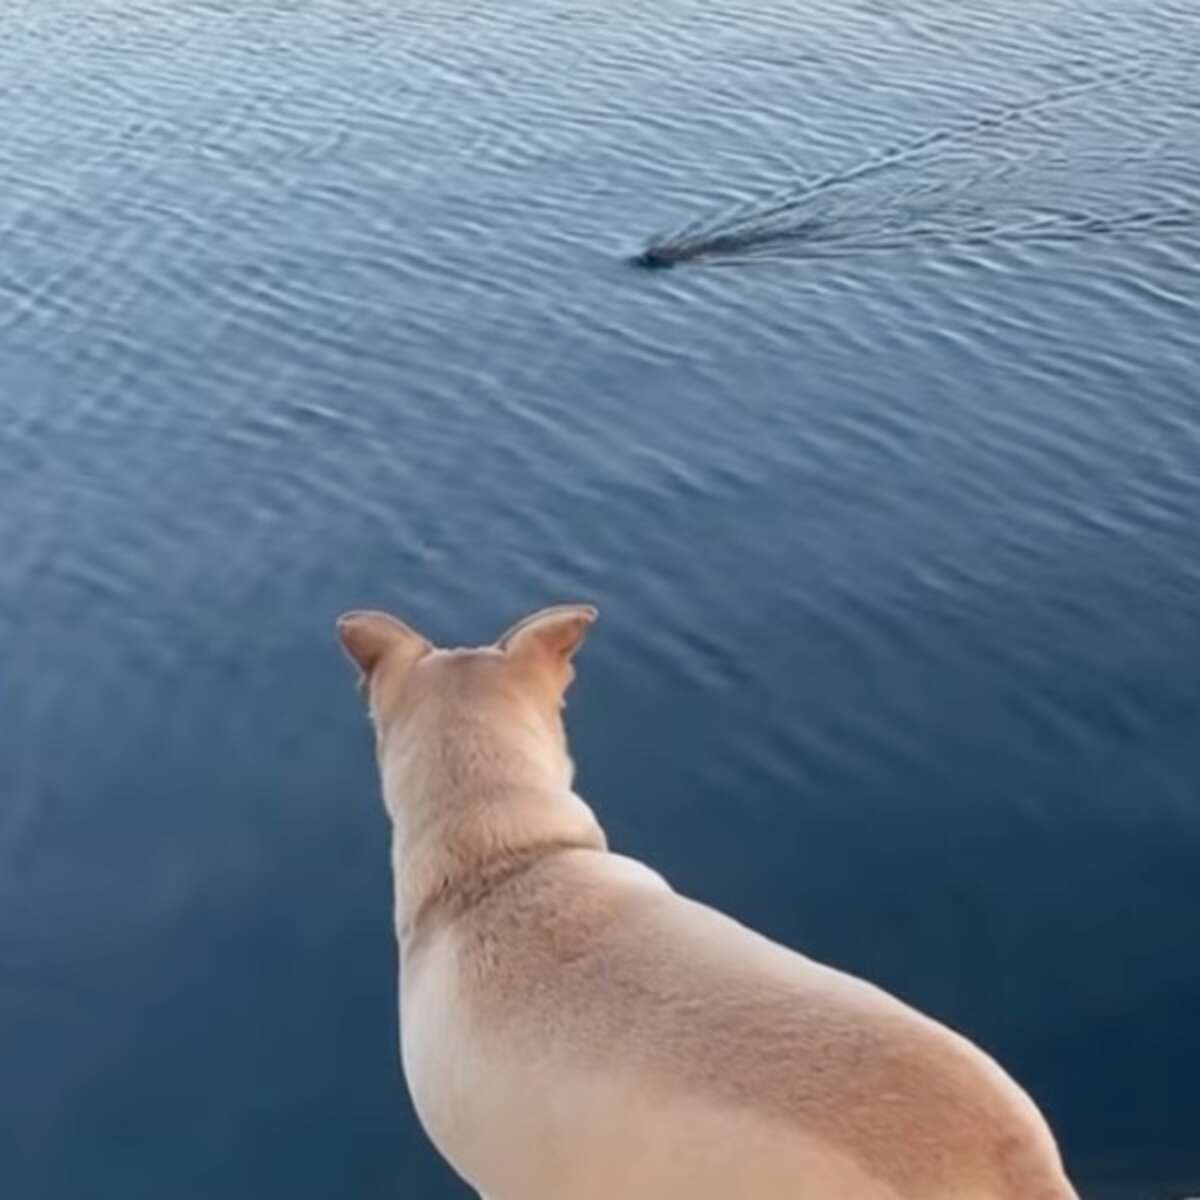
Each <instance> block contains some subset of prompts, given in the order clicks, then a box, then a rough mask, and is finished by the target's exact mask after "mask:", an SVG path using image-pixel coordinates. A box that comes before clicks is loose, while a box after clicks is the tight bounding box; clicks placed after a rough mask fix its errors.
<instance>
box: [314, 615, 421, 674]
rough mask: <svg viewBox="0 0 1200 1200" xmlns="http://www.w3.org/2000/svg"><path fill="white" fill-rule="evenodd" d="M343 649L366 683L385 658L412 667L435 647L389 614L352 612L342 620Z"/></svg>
mask: <svg viewBox="0 0 1200 1200" xmlns="http://www.w3.org/2000/svg"><path fill="white" fill-rule="evenodd" d="M337 631H338V638H339V639H340V641H341V643H342V649H343V650H345V651H346V654H347V655H348V656H349V658H350V660H351V662H353V663H354V664H355V666H357V667H358V670H359V674H360V679H361V680H362V681H366V680H368V679H370V678H371V673H372V672H373V671H374V670H375V668H376V667H378V666H379V664H380V663H381V662H383V660H384V659H385V658H387V659H389V660H391V661H395V662H398V663H403V664H405V665H408V666H411V665H412V664H413V663H415V662H416V661H417V660H418V659H421V658H424V657H425V655H426V654H428V653H429V651H430V650H432V649H433V646H432V644H431V643H430V642H429V641H428V640H427V639H426V638H423V637H422V636H421V635H420V634H419V633H417V632H416V631H415V630H413V629H410V628H409V626H407V625H405V623H404V622H403V621H401V620H400V619H399V618H397V617H393V616H391V615H390V614H388V613H385V612H348V613H344V614H343V615H342V616H340V617H339V618H338V623H337Z"/></svg>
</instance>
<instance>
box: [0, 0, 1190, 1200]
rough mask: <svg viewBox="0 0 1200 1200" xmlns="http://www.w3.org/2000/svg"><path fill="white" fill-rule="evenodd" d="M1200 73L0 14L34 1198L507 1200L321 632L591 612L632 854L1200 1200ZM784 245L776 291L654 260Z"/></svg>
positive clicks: (15, 896)
mask: <svg viewBox="0 0 1200 1200" xmlns="http://www.w3.org/2000/svg"><path fill="white" fill-rule="evenodd" d="M1198 47H1200V9H1198V8H1197V6H1196V5H1195V3H1193V2H1191V0H1178V2H1174V3H1172V2H1170V0H1129V2H1128V3H1125V4H1122V5H1119V6H1114V5H1110V4H1108V3H1104V2H1102V0H1070V2H1068V3H1063V2H1061V0H989V2H988V3H986V4H985V3H982V2H979V0H956V2H954V3H949V2H948V0H896V2H894V3H893V2H890V0H886V2H885V0H858V2H852V3H847V2H846V0H808V2H806V3H804V4H799V3H796V2H794V0H732V3H729V4H720V5H716V4H711V3H707V2H706V0H661V2H659V3H656V4H647V3H641V2H639V0H522V2H521V3H519V4H517V3H482V2H479V0H467V2H461V3H450V2H449V0H425V2H422V3H409V2H406V0H308V2H301V0H103V2H99V3H97V2H94V0H87V2H85V0H16V2H15V3H11V4H9V5H8V6H7V8H6V12H5V16H4V37H3V38H2V39H0V94H2V96H3V104H4V116H5V120H4V121H3V123H2V124H0V231H2V234H3V241H2V244H3V254H2V255H0V547H3V551H4V552H3V554H2V555H0V714H2V717H0V1192H2V1193H3V1195H4V1196H5V1197H11V1198H12V1200H110V1198H117V1197H119V1198H120V1200H140V1198H143V1197H144V1198H146V1200H150V1198H153V1200H211V1198H212V1197H214V1196H220V1197H222V1198H223V1200H272V1198H274V1197H280V1198H282V1197H287V1198H288V1200H301V1198H304V1200H333V1198H335V1197H336V1198H338V1200H340V1198H342V1197H355V1198H363V1200H375V1198H380V1200H382V1198H384V1197H393V1196H408V1197H414V1198H430V1200H436V1198H438V1197H454V1196H462V1195H465V1194H466V1193H465V1191H464V1189H463V1187H462V1186H461V1185H460V1184H458V1183H457V1182H455V1181H454V1180H453V1178H452V1176H451V1175H450V1174H449V1172H448V1170H447V1169H446V1168H444V1167H443V1166H441V1165H440V1163H439V1161H438V1160H437V1158H436V1156H435V1155H434V1153H433V1151H432V1150H431V1149H430V1148H429V1147H428V1145H427V1144H426V1142H425V1140H424V1138H423V1137H422V1135H421V1134H420V1132H419V1130H418V1128H417V1126H416V1124H415V1121H414V1119H413V1117H412V1115H411V1110H410V1108H409V1106H408V1101H407V1099H406V1095H405V1092H404V1088H403V1081H402V1077H401V1074H400V1069H399V1063H398V1057H397V1049H396V1045H397V1039H396V1030H395V977H394V971H395V966H394V950H393V945H392V934H391V926H390V898H389V888H390V880H389V877H388V858H387V828H386V822H385V819H384V815H383V811H382V808H381V806H380V804H379V802H378V799H377V796H376V790H375V777H374V766H373V762H372V758H371V747H370V739H369V731H368V728H367V725H366V722H365V720H364V718H363V714H362V712H361V709H360V704H359V700H358V698H357V697H356V695H355V692H354V688H353V680H352V675H351V672H350V670H349V668H348V667H347V665H346V664H345V663H344V662H343V661H342V659H341V658H340V656H339V654H338V652H337V649H336V646H335V644H334V640H333V633H332V629H333V619H334V617H335V616H336V614H337V613H338V612H339V611H340V610H342V609H344V608H350V607H360V606H364V605H376V606H383V607H388V608H391V609H393V610H394V611H396V612H398V613H400V614H401V615H403V616H404V617H405V618H406V619H407V620H409V621H410V622H412V623H413V624H415V625H417V626H419V627H420V628H422V629H423V630H424V631H425V632H427V633H428V634H429V635H430V636H432V637H434V638H436V639H439V640H443V641H448V642H451V643H458V642H477V641H482V640H487V639H490V638H492V637H494V636H495V635H496V634H497V633H499V631H500V630H501V629H502V628H503V627H504V626H505V625H506V624H507V623H508V622H509V621H510V620H512V619H513V618H515V617H516V616H519V615H520V614H522V613H523V612H525V611H527V610H528V609H531V608H533V607H536V606H538V605H540V604H543V603H547V602H550V601H556V600H561V599H588V600H594V601H596V602H597V603H598V604H599V605H600V608H601V612H602V617H601V622H600V624H598V625H597V627H596V628H595V630H594V632H593V634H592V637H591V640H590V642H589V645H588V647H587V649H586V651H585V653H584V654H583V656H582V658H581V660H580V669H579V681H578V683H577V685H576V687H575V690H574V692H573V694H572V705H571V709H570V712H569V724H570V730H571V735H572V739H573V747H574V751H575V757H576V759H577V762H578V764H579V767H580V789H581V791H582V793H583V794H584V795H585V796H586V797H587V798H588V800H589V801H590V802H591V803H592V804H593V806H594V807H595V808H596V810H597V812H598V813H599V815H600V816H601V819H602V820H603V821H604V823H605V824H606V826H607V827H608V829H609V832H610V836H611V840H612V841H613V843H614V844H615V845H616V846H617V847H619V848H620V849H622V850H623V851H626V852H628V853H632V854H635V855H638V856H641V857H644V858H646V859H647V860H649V861H651V862H652V863H653V864H654V865H655V866H656V867H658V868H659V869H660V870H662V871H663V872H664V873H665V874H666V875H667V877H668V878H669V879H671V880H672V882H673V883H674V884H675V885H676V886H677V887H679V888H680V889H683V890H686V891H688V892H690V893H692V894H694V895H696V896H699V897H701V898H703V899H705V900H708V901H711V902H713V903H715V904H717V905H719V906H721V907H723V908H725V909H727V910H728V911H730V912H732V913H734V914H735V915H737V916H738V917H740V918H741V919H743V920H745V921H747V922H749V923H751V924H753V925H755V926H756V927H758V928H761V929H762V930H764V931H765V932H768V933H770V934H771V935H773V936H775V937H777V938H779V939H781V940H783V941H784V942H786V943H788V944H789V945H792V946H795V947H796V948H799V949H803V950H805V951H806V952H808V953H811V954H813V955H814V956H817V957H819V958H822V959H824V960H827V961H829V962H832V963H835V964H837V965H839V966H842V967H845V968H848V969H851V970H854V971H856V972H859V973H861V974H863V975H866V976H867V977H869V978H871V979H873V980H875V981H877V982H879V983H881V984H883V985H885V986H887V987H889V988H891V989H892V990H894V991H895V992H897V993H898V994H900V995H901V996H903V997H905V998H906V999H908V1000H910V1001H912V1002H914V1003H916V1004H918V1005H920V1006H921V1007H922V1008H924V1009H926V1010H927V1011H930V1012H932V1013H934V1014H936V1015H937V1016H939V1017H940V1018H942V1019H944V1020H946V1021H948V1022H950V1023H951V1024H953V1025H954V1026H956V1027H958V1028H960V1029H963V1030H965V1031H967V1032H968V1033H970V1034H971V1036H973V1037H974V1038H976V1039H977V1040H978V1041H979V1042H980V1043H981V1044H983V1045H984V1046H985V1047H987V1048H988V1049H989V1050H991V1051H992V1052H993V1053H994V1054H996V1055H997V1056H998V1057H999V1058H1000V1060H1001V1061H1002V1062H1003V1063H1004V1064H1005V1065H1006V1066H1007V1067H1008V1068H1009V1070H1011V1071H1012V1072H1013V1074H1014V1075H1016V1077H1017V1078H1018V1079H1019V1080H1020V1081H1021V1082H1022V1083H1023V1084H1025V1086H1026V1087H1027V1088H1028V1089H1029V1090H1030V1091H1031V1092H1032V1093H1033V1095H1034V1096H1035V1097H1036V1098H1037V1100H1038V1101H1039V1102H1040V1103H1041V1105H1042V1106H1043V1107H1044V1109H1045V1110H1046V1112H1047V1114H1048V1115H1049V1117H1050V1119H1051V1121H1052V1123H1053V1125H1054V1126H1055V1129H1056V1130H1057V1131H1058V1133H1059V1135H1060V1137H1061V1139H1062V1142H1063V1145H1064V1149H1065V1151H1066V1154H1067V1156H1068V1159H1069V1163H1070V1166H1071V1169H1072V1172H1073V1174H1074V1175H1075V1177H1076V1178H1077V1179H1078V1180H1079V1181H1080V1183H1081V1186H1082V1187H1083V1190H1084V1192H1085V1194H1086V1196H1087V1197H1088V1200H1094V1198H1095V1200H1099V1198H1102V1197H1108V1196H1129V1197H1134V1196H1137V1197H1146V1198H1149V1197H1160V1196H1161V1197H1166V1196H1180V1195H1184V1194H1186V1193H1187V1192H1189V1191H1192V1192H1193V1193H1195V1191H1196V1190H1197V1189H1200V1024H1198V1022H1197V1014H1198V1013H1200V955H1198V949H1200V866H1198V864H1200V523H1198V518H1200V275H1198V273H1197V269H1198V268H1200V232H1198V227H1197V226H1196V225H1195V224H1193V222H1192V220H1191V216H1192V215H1194V214H1195V213H1196V212H1197V210H1198V209H1200V82H1198V81H1200V66H1198V60H1200V50H1198ZM870 164H876V165H879V166H880V169H876V168H875V167H873V166H872V167H871V169H869V170H865V171H863V170H861V168H863V167H867V166H870ZM846 172H850V178H849V179H848V180H847V182H846V183H845V184H844V185H843V184H836V185H835V186H834V187H833V188H832V190H830V189H829V188H826V189H825V190H824V191H823V192H822V196H823V199H822V202H821V203H822V204H823V205H824V206H825V207H824V208H822V209H821V211H820V223H819V224H820V228H822V229H825V230H828V231H829V237H830V238H831V243H830V245H828V246H825V247H823V248H822V253H820V254H818V253H816V252H815V251H816V249H817V247H816V246H815V245H814V244H813V243H811V242H807V243H806V241H805V237H806V236H808V235H807V234H806V232H805V231H806V230H811V229H812V228H816V226H814V225H811V224H810V225H806V224H805V219H806V218H805V214H806V213H808V212H809V211H810V210H809V209H808V208H806V207H805V206H806V205H807V204H808V203H809V201H808V199H806V197H807V195H808V193H807V191H806V189H807V188H809V187H811V186H813V184H814V182H819V181H821V180H826V181H827V180H828V179H830V178H831V177H832V178H834V179H835V180H836V179H839V178H841V176H842V175H843V174H845V173H846ZM772 197H775V200H774V201H772V199H771V198H772ZM779 197H784V198H785V199H788V198H791V199H794V200H795V201H796V204H797V209H796V211H797V214H798V216H797V219H796V222H795V223H794V224H793V225H792V226H789V229H790V233H789V237H790V239H791V240H790V241H789V242H788V243H787V245H786V246H783V245H782V244H775V243H772V244H770V245H769V246H767V247H766V248H763V247H759V249H760V250H761V251H762V252H761V253H760V254H758V255H757V256H756V257H755V258H754V261H749V262H743V261H739V259H738V256H737V255H735V254H729V253H725V252H722V253H720V254H717V255H716V256H714V257H713V258H711V259H710V260H704V259H700V260H698V261H695V262H691V263H687V264H681V265H680V266H678V267H677V268H676V269H673V270H665V271H646V270H640V269H638V268H636V267H634V266H631V265H630V263H629V258H630V256H631V255H633V254H636V253H637V252H638V251H639V250H640V249H641V247H642V245H643V244H644V241H645V239H646V238H647V237H649V236H651V235H655V234H659V233H667V234H668V235H669V234H670V233H671V232H672V231H678V230H680V229H683V228H685V227H687V226H688V225H689V224H690V223H692V222H699V225H700V226H701V227H705V222H709V223H710V224H711V222H712V221H714V220H717V218H719V217H720V215H721V214H722V213H726V212H728V211H729V208H730V206H741V207H740V208H736V210H735V211H736V212H738V213H741V214H743V216H742V217H739V220H745V221H748V222H749V224H750V226H753V225H754V222H755V221H758V220H760V219H761V218H762V217H763V214H765V213H766V212H767V211H768V209H769V208H770V205H771V204H772V203H778V202H779ZM791 199H788V202H791ZM789 211H790V210H789ZM788 219H789V220H790V219H791V218H790V217H789V218H788ZM1047 225H1048V226H1049V229H1048V232H1049V233H1050V234H1051V235H1052V236H1045V237H1043V236H1042V234H1043V233H1044V232H1047V230H1046V228H1045V227H1044V226H1047ZM931 227H936V230H935V231H936V232H937V237H936V238H933V239H932V240H931V239H930V237H928V236H926V233H927V231H928V230H929V229H930V228H931ZM980 230H984V231H985V235H984V236H976V235H978V234H979V232H980ZM923 231H924V232H923ZM777 250H778V251H779V252H778V253H776V251H777ZM785 250H786V252H784V251H785ZM810 250H811V251H813V252H812V253H810ZM826 251H828V252H826Z"/></svg>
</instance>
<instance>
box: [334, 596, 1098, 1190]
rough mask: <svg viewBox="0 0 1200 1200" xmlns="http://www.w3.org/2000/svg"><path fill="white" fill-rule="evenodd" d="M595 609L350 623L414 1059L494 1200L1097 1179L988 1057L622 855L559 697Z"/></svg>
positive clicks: (465, 1170) (475, 1181) (1064, 1185)
mask: <svg viewBox="0 0 1200 1200" xmlns="http://www.w3.org/2000/svg"><path fill="white" fill-rule="evenodd" d="M595 615H596V613H595V610H594V609H592V608H590V607H585V606H563V607H559V608H550V609H546V610H545V611H543V612H540V613H536V614H534V615H533V616H531V617H528V618H527V619H525V620H524V621H521V622H520V623H519V624H517V625H516V626H514V627H513V628H512V629H510V630H509V631H508V632H507V633H506V634H505V635H504V636H503V637H502V638H501V639H500V640H499V641H498V642H497V643H496V645H494V646H488V647H485V648H482V649H476V650H436V649H434V648H433V647H432V646H431V645H430V644H429V642H427V641H426V640H425V639H424V638H422V637H421V636H420V635H418V634H417V633H414V632H413V630H411V629H410V628H409V627H408V626H407V625H405V624H403V623H402V622H400V621H398V620H396V619H395V618H394V617H390V616H387V615H386V614H384V613H350V614H348V615H347V616H345V617H343V618H342V620H341V622H340V623H339V631H340V634H341V638H342V642H343V644H344V646H345V648H346V650H347V652H348V653H349V654H350V656H351V658H353V659H354V661H355V662H356V663H357V664H358V666H359V668H360V670H361V672H362V675H363V679H364V684H365V687H366V690H367V695H368V697H369V701H370V708H371V715H372V718H373V720H374V723H375V729H376V734H377V739H378V757H379V766H380V771H381V775H382V784H383V794H384V799H385V802H386V804H387V808H388V812H389V814H390V815H391V819H392V823H393V828H394V842H393V866H394V869H395V882H396V931H397V936H398V939H399V943H400V955H401V977H400V982H401V1031H402V1045H403V1057H404V1069H405V1075H406V1077H407V1080H408V1084H409V1087H410V1089H411V1091H412V1095H413V1100H414V1102H415V1104H416V1107H417V1112H418V1113H419V1115H420V1118H421V1121H422V1123H423V1125H424V1127H425V1129H426V1131H427V1132H428V1134H429V1136H430V1137H431V1138H432V1139H433V1141H434V1143H435V1144H436V1145H437V1146H438V1148H439V1149H440V1150H441V1152H442V1153H443V1154H444V1155H445V1156H446V1158H448V1159H449V1160H450V1162H451V1164H452V1165H453V1166H454V1167H455V1168H456V1169H457V1171H458V1172H459V1173H460V1174H461V1175H462V1177H463V1178H464V1179H466V1180H467V1181H468V1182H469V1183H470V1184H471V1185H472V1186H473V1187H475V1188H476V1189H478V1191H479V1192H480V1193H481V1195H484V1196H485V1197H486V1198H487V1200H785V1198H786V1200H885V1198H886V1200H896V1198H898V1197H914V1198H919V1200H933V1198H934V1197H953V1198H954V1200H1077V1198H1076V1193H1075V1192H1074V1191H1073V1190H1072V1188H1071V1185H1070V1184H1069V1183H1068V1181H1067V1179H1066V1176H1065V1175H1064V1173H1063V1168H1062V1165H1061V1162H1060V1159H1059V1155H1058V1151H1057V1149H1056V1147H1055V1143H1054V1139H1053V1137H1052V1136H1051V1134H1050V1131H1049V1130H1048V1129H1047V1127H1046V1124H1045V1122H1044V1121H1043V1120H1042V1117H1041V1115H1040V1114H1039V1113H1038V1111H1037V1109H1036V1108H1035V1107H1034V1105H1033V1103H1032V1102H1031V1101H1030V1100H1029V1098H1028V1097H1027V1096H1026V1095H1025V1093H1024V1092H1022V1091H1021V1089H1020V1088H1019V1087H1017V1085H1016V1084H1015V1083H1013V1082H1012V1081H1011V1080H1010V1079H1009V1078H1008V1076H1007V1075H1005V1074H1004V1072H1003V1071H1002V1070H1001V1069H1000V1068H999V1067H998V1066H997V1065H996V1064H995V1063H994V1062H993V1061H992V1060H991V1059H990V1058H988V1057H987V1056H986V1055H985V1054H984V1053H983V1052H982V1051H980V1050H978V1049H976V1048H975V1047H974V1046H973V1045H971V1043H969V1042H968V1041H966V1040H965V1039H964V1038H961V1037H959V1036H958V1035H957V1034H955V1033H952V1032H951V1031H950V1030H949V1029H946V1028H945V1027H944V1026H942V1025H939V1024H937V1023H936V1022H935V1021H932V1020H930V1019H928V1018H926V1017H923V1016H921V1015H920V1014H919V1013H917V1012H915V1011H914V1010H913V1009H911V1008H908V1007H907V1006H906V1005H904V1004H902V1003H900V1001H898V1000H895V999H893V998H892V997H891V996H889V995H887V994H886V993H885V992H882V991H880V990H879V989H878V988H875V987H873V986H872V985H870V984H868V983H864V982H862V981H860V980H858V979H854V978H852V977H851V976H848V975H844V974H841V973H840V972H838V971H834V970H831V969H830V968H828V967H824V966H821V965H820V964H819V963H815V962H812V961H811V960H809V959H807V958H803V957H801V956H800V955H799V954H794V953H793V952H792V951H790V950H787V949H785V948H784V947H782V946H779V945H776V944H775V943H773V942H770V941H768V940H767V939H766V938H763V937H760V936H759V935H758V934H756V933H753V932H751V931H750V930H749V929H746V928H745V927H744V926H742V925H739V924H738V923H737V922H736V921H733V920H730V919H729V918H728V917H725V916H722V915H721V914H720V913H718V912H716V911H714V910H713V909H711V908H707V907H706V906H704V905H703V904H697V903H696V902H694V901H692V900H688V899H685V898H684V897H682V896H680V895H678V894H677V893H675V892H674V891H672V890H671V888H670V887H669V886H668V885H667V884H666V883H664V882H663V880H662V879H661V878H660V877H659V876H658V875H656V874H655V873H654V872H653V871H651V870H649V869H648V868H647V867H644V866H642V865H641V864H640V863H637V862H634V861H633V860H631V859H628V858H624V857H621V856H619V855H616V854H612V853H610V852H609V851H608V849H607V846H606V843H605V838H604V833H603V832H602V830H601V829H600V826H599V825H598V824H597V823H596V819H595V817H594V816H593V815H592V812H591V810H590V809H589V808H588V807H587V805H586V804H584V802H583V801H582V800H581V799H580V798H579V797H578V796H576V795H575V793H574V792H572V790H571V780H572V772H573V768H572V764H571V759H570V757H569V756H568V753H567V744H566V736H565V733H564V731H563V724H562V717H561V708H562V698H563V693H564V691H565V690H566V687H567V685H568V683H569V682H570V680H571V678H572V676H573V669H572V667H571V658H572V655H573V654H574V653H575V651H576V649H577V648H578V646H579V644H580V642H581V640H582V638H583V635H584V633H585V632H586V630H587V627H588V626H589V625H590V624H591V622H592V621H593V619H594V618H595Z"/></svg>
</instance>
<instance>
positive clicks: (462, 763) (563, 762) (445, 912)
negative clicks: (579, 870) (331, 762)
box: [380, 717, 607, 952]
mask: <svg viewBox="0 0 1200 1200" xmlns="http://www.w3.org/2000/svg"><path fill="white" fill-rule="evenodd" d="M422 726H424V727H422ZM380 762H381V767H382V773H383V790H384V799H385V802H386V804H387V808H388V812H389V814H390V815H391V818H392V828H393V839H392V867H393V873H394V876H395V889H396V913H395V916H396V934H397V937H398V939H399V941H400V945H401V950H402V952H403V951H404V950H405V948H406V947H407V946H408V945H409V944H411V943H412V942H413V941H414V940H415V939H416V938H417V937H418V936H419V935H420V933H421V932H422V930H423V929H426V928H428V927H429V926H430V925H431V924H433V923H436V922H437V921H440V920H445V919H446V918H448V917H453V916H454V915H455V914H458V913H462V912H463V911H465V910H466V909H468V908H470V907H471V906H472V905H474V904H475V903H477V902H478V901H479V900H480V899H482V898H483V897H484V896H485V895H487V894H488V893H489V892H490V891H492V890H493V889H494V888H495V887H496V886H498V885H499V884H500V883H501V882H503V881H504V880H505V879H508V878H510V877H511V876H513V875H515V874H517V873H519V872H520V871H522V870H524V869H526V867H528V866H530V865H532V864H533V863H535V862H536V861H538V860H539V859H540V858H542V857H544V856H545V855H547V854H553V853H556V852H558V851H561V850H564V849H589V850H599V851H603V850H605V849H607V842H606V840H605V836H604V831H603V830H602V829H601V828H600V825H599V823H598V822H597V821H596V818H595V815H594V814H593V813H592V810H591V809H590V808H589V807H588V806H587V805H586V804H585V803H584V802H583V800H581V799H580V798H579V797H578V796H577V795H576V794H575V793H574V792H573V791H572V790H571V778H572V767H571V761H570V758H569V757H568V756H567V754H566V752H565V751H564V750H563V749H562V748H561V747H559V746H557V745H554V744H553V742H552V740H551V739H550V738H549V737H548V735H547V734H546V732H545V731H542V730H540V729H539V728H538V727H537V725H536V724H534V723H525V724H518V725H513V724H512V723H511V722H505V723H504V725H503V730H501V729H500V728H499V727H498V725H497V723H496V722H493V721H489V720H484V719H481V718H474V719H466V720H464V719H462V718H461V717H459V718H458V719H457V720H455V722H454V723H453V724H447V723H444V722H440V721H433V722H428V723H420V722H412V723H409V724H408V725H407V727H406V728H404V729H403V730H402V731H396V732H395V733H394V734H392V735H390V736H388V737H385V739H384V741H383V743H382V744H381V753H380Z"/></svg>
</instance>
